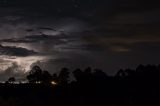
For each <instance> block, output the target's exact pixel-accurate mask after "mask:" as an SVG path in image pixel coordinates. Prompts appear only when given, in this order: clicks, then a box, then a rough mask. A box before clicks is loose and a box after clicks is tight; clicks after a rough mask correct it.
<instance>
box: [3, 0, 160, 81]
mask: <svg viewBox="0 0 160 106" xmlns="http://www.w3.org/2000/svg"><path fill="white" fill-rule="evenodd" d="M159 28H160V6H159V3H158V2H157V0H151V1H146V0H0V80H4V79H6V78H8V77H10V76H15V77H16V78H19V79H22V78H23V76H25V74H26V72H28V71H29V69H30V67H32V66H34V65H40V66H41V68H42V69H46V70H48V71H49V72H51V73H53V72H58V71H59V70H60V69H61V68H62V67H68V68H71V69H73V70H74V69H75V68H82V69H84V68H86V67H88V66H91V67H93V68H100V69H103V70H104V71H105V72H106V73H108V74H115V72H116V71H118V70H119V69H120V68H135V67H136V66H137V65H138V64H159V63H160V29H159Z"/></svg>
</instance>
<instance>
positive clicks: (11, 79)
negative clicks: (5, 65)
mask: <svg viewBox="0 0 160 106" xmlns="http://www.w3.org/2000/svg"><path fill="white" fill-rule="evenodd" d="M15 81H16V79H15V78H14V77H10V78H9V79H8V82H9V83H14V82H15Z"/></svg>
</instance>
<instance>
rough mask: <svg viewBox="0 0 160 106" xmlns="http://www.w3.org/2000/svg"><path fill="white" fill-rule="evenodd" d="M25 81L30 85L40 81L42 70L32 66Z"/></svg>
mask: <svg viewBox="0 0 160 106" xmlns="http://www.w3.org/2000/svg"><path fill="white" fill-rule="evenodd" d="M27 79H28V81H29V82H30V83H35V82H37V81H42V69H41V68H40V67H39V66H34V67H33V68H32V69H31V71H30V72H29V75H28V76H27Z"/></svg>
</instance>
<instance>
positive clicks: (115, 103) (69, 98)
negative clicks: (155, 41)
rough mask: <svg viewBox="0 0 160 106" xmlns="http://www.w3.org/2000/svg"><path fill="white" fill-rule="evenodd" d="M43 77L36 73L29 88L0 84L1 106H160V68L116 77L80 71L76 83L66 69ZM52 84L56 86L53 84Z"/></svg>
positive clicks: (30, 77) (142, 68)
mask: <svg viewBox="0 0 160 106" xmlns="http://www.w3.org/2000/svg"><path fill="white" fill-rule="evenodd" d="M35 69H36V70H37V69H38V68H35ZM38 72H40V73H41V74H40V73H39V74H38ZM42 73H43V72H41V71H35V70H34V72H32V73H30V75H28V76H27V79H28V80H29V83H26V84H14V81H10V82H6V83H5V84H0V106H145V105H149V106H159V105H160V102H159V100H160V87H159V85H160V82H159V81H160V66H155V65H147V66H143V65H140V66H138V67H137V68H136V69H135V70H131V69H126V70H120V71H118V72H117V74H116V75H115V76H108V75H106V74H105V73H104V72H103V71H101V70H99V69H95V70H92V69H91V68H87V69H86V70H84V71H82V70H80V69H77V70H75V71H73V73H72V74H73V76H74V78H75V81H70V82H69V81H68V78H69V76H68V75H69V72H68V70H67V69H63V70H62V71H61V72H60V74H59V75H57V76H56V75H55V74H54V75H52V76H50V77H49V74H45V75H46V76H45V77H42ZM47 75H48V76H47ZM40 76H41V77H40ZM53 80H54V81H55V82H56V83H57V84H52V83H50V81H53ZM37 81H40V82H41V83H37Z"/></svg>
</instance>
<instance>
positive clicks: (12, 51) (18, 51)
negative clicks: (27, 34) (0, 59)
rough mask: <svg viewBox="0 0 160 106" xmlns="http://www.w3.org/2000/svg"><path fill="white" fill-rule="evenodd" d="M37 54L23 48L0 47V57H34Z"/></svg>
mask: <svg viewBox="0 0 160 106" xmlns="http://www.w3.org/2000/svg"><path fill="white" fill-rule="evenodd" d="M36 54H37V53H36V52H34V51H33V50H27V49H25V48H18V47H11V46H2V45H0V55H7V56H31V55H36Z"/></svg>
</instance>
